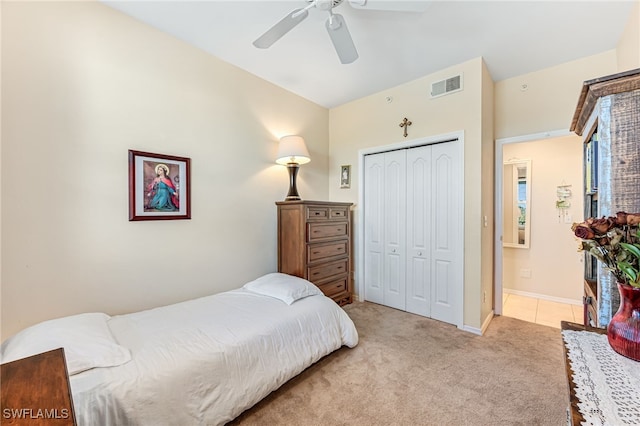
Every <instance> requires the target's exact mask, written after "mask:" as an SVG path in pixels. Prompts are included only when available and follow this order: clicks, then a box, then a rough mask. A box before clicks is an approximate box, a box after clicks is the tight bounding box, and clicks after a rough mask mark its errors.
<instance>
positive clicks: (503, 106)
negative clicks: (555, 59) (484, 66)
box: [495, 50, 617, 139]
mask: <svg viewBox="0 0 640 426" xmlns="http://www.w3.org/2000/svg"><path fill="white" fill-rule="evenodd" d="M616 72H617V65H616V51H615V50H609V51H607V52H603V53H600V54H598V55H593V56H589V57H586V58H582V59H578V60H575V61H570V62H566V63H564V64H560V65H557V66H554V67H550V68H546V69H543V70H541V71H537V72H533V73H529V74H524V75H521V76H518V77H513V78H509V79H506V80H502V81H499V82H497V83H496V85H495V137H496V139H503V138H510V137H515V136H522V135H530V134H537V133H544V132H548V131H551V130H568V129H569V126H570V124H571V119H572V118H573V113H574V111H575V109H576V105H577V103H578V96H579V95H580V90H581V89H582V83H583V82H584V81H585V80H590V79H592V78H596V77H601V76H604V75H609V74H615V73H616ZM524 85H526V90H522V89H523V86H524Z"/></svg>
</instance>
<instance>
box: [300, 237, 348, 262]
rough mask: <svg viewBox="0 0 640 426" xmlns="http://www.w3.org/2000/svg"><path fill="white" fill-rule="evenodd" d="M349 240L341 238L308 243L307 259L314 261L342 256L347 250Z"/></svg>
mask: <svg viewBox="0 0 640 426" xmlns="http://www.w3.org/2000/svg"><path fill="white" fill-rule="evenodd" d="M348 246H349V241H347V240H341V241H337V242H335V243H326V244H309V245H308V246H307V261H308V262H309V263H314V262H316V261H318V260H325V259H329V258H332V257H336V256H344V255H346V254H347V252H348V248H349V247H348Z"/></svg>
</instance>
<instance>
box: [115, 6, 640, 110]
mask: <svg viewBox="0 0 640 426" xmlns="http://www.w3.org/2000/svg"><path fill="white" fill-rule="evenodd" d="M373 1H375V0H373ZM422 2H423V3H428V5H427V6H428V8H427V10H426V11H425V12H424V13H410V12H382V11H373V10H357V9H354V8H352V7H351V6H350V5H349V4H348V1H346V0H345V1H344V2H343V3H342V4H341V5H339V6H337V7H336V8H335V9H334V13H339V14H341V15H343V17H344V19H345V20H346V22H347V25H348V28H349V30H350V32H351V35H352V38H353V41H354V43H355V45H356V47H357V49H358V53H359V55H360V57H359V59H357V60H356V61H355V62H354V63H352V64H348V65H342V64H340V61H339V60H338V56H337V55H336V53H335V51H334V49H333V45H332V44H331V41H330V39H329V36H328V34H327V32H326V29H325V27H324V21H325V20H326V19H327V17H328V16H329V15H328V13H327V12H325V11H321V10H318V9H312V10H310V11H309V17H308V18H307V19H306V20H304V21H303V22H302V23H300V24H299V25H298V26H297V27H295V28H294V29H293V30H292V31H291V32H289V33H288V34H286V35H285V36H284V37H282V38H281V39H280V40H278V41H277V42H276V43H275V44H274V45H273V46H271V47H270V48H269V49H257V48H255V47H254V46H253V45H252V42H253V41H254V40H255V39H256V38H258V37H259V36H260V35H261V34H262V33H263V32H265V31H266V30H267V29H269V28H270V27H271V26H272V25H274V24H275V23H276V22H277V21H279V20H280V19H281V18H282V17H284V16H285V15H287V14H288V13H289V12H291V11H292V10H293V9H297V8H301V7H304V6H306V5H307V4H308V3H307V1H306V0H286V1H275V0H262V1H247V0H235V1H230V0H227V1H221V0H208V1H202V0H200V1H185V0H168V1H167V0H162V1H149V0H146V1H115V2H112V1H104V3H105V4H107V5H109V6H111V7H113V8H115V9H118V10H120V11H122V12H124V13H126V14H128V15H130V16H132V17H134V18H136V19H138V20H140V21H142V22H145V23H148V24H150V25H152V26H154V27H156V28H158V29H160V30H162V31H165V32H167V33H169V34H172V35H174V36H175V37H177V38H179V39H182V40H184V41H186V42H188V43H191V44H193V45H195V46H197V47H199V48H201V49H203V50H205V51H207V52H210V53H211V54H212V55H215V56H217V57H219V58H221V59H222V60H224V61H226V62H229V63H231V64H234V65H236V66H238V67H240V68H242V69H245V70H247V71H249V72H250V73H252V74H255V75H257V76H259V77H261V78H263V79H265V80H268V81H270V82H272V83H274V84H276V85H278V86H281V87H283V88H285V89H287V90H289V91H291V92H294V93H296V94H298V95H300V96H302V97H304V98H307V99H309V100H311V101H313V102H315V103H317V104H319V105H322V106H324V107H327V108H332V107H335V106H338V105H341V104H344V103H346V102H349V101H352V100H354V99H358V98H361V97H363V96H367V95H370V94H373V93H377V92H379V91H382V90H385V89H388V88H390V87H393V86H396V85H399V84H402V83H405V82H408V81H411V80H414V79H417V78H420V77H423V76H425V75H428V74H431V73H433V72H435V71H438V70H442V69H444V68H447V67H449V66H452V65H456V64H459V63H462V62H464V61H467V60H469V59H473V58H477V57H479V56H482V57H483V58H484V60H485V62H486V64H487V66H488V69H489V72H490V73H491V76H492V77H493V79H494V81H500V80H503V79H506V78H510V77H514V76H517V75H521V74H524V73H527V72H531V71H536V70H540V69H543V68H547V67H549V66H553V65H556V64H560V63H563V62H567V61H570V60H573V59H577V58H582V57H585V56H589V55H592V54H596V53H600V52H603V51H605V50H609V49H614V48H615V47H616V45H617V43H618V40H619V38H620V35H621V34H622V30H623V29H624V27H625V25H626V23H627V21H628V19H629V17H630V13H631V10H632V9H633V6H634V0H590V1H579V0H564V1H544V0H538V1H519V0H511V1H507V0H503V1H481V0H475V1H455V0H449V1H427V0H425V1H422Z"/></svg>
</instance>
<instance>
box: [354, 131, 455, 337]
mask: <svg viewBox="0 0 640 426" xmlns="http://www.w3.org/2000/svg"><path fill="white" fill-rule="evenodd" d="M455 140H457V141H458V142H459V143H460V168H461V176H460V178H461V180H462V181H461V186H462V187H463V188H464V131H462V130H461V131H457V132H452V133H445V134H441V135H435V136H429V137H425V138H418V139H412V140H408V141H402V142H397V143H393V144H390V145H383V146H375V147H371V148H363V149H361V150H359V151H358V182H360V184H359V185H358V205H359V206H360V208H358V224H357V229H358V232H357V236H356V244H357V247H358V250H356V253H357V258H356V259H355V262H356V264H357V265H358V268H357V269H356V276H357V285H358V296H359V298H360V299H361V300H364V292H365V290H364V250H365V247H364V191H363V189H364V157H365V155H369V154H379V153H383V152H386V151H393V150H397V149H405V148H414V147H417V146H422V145H432V144H435V143H443V142H451V141H455ZM459 195H460V206H462V208H461V212H460V214H461V220H460V223H461V224H462V229H461V231H460V235H461V240H462V241H461V242H460V244H461V247H464V190H463V191H461V193H460V194H459ZM460 256H461V258H460V265H462V271H460V275H461V276H460V279H459V285H460V288H459V289H456V290H457V293H458V297H459V300H458V306H459V308H458V312H457V315H456V316H457V318H456V324H455V325H456V326H457V327H458V328H460V329H462V328H464V250H461V255H460Z"/></svg>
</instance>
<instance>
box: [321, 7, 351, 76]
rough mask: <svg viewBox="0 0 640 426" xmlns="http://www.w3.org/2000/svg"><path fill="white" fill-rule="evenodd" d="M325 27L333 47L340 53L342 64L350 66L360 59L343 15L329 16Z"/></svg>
mask: <svg viewBox="0 0 640 426" xmlns="http://www.w3.org/2000/svg"><path fill="white" fill-rule="evenodd" d="M325 27H326V28H327V32H328V33H329V36H330V37H331V41H332V42H333V47H335V49H336V52H338V57H339V58H340V62H342V63H343V64H350V63H352V62H353V61H355V60H356V59H358V51H357V50H356V46H355V45H354V44H353V39H352V38H351V34H350V33H349V29H348V28H347V23H346V22H345V20H344V18H343V17H342V15H338V14H337V13H336V14H332V15H331V16H329V19H327V22H325Z"/></svg>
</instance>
